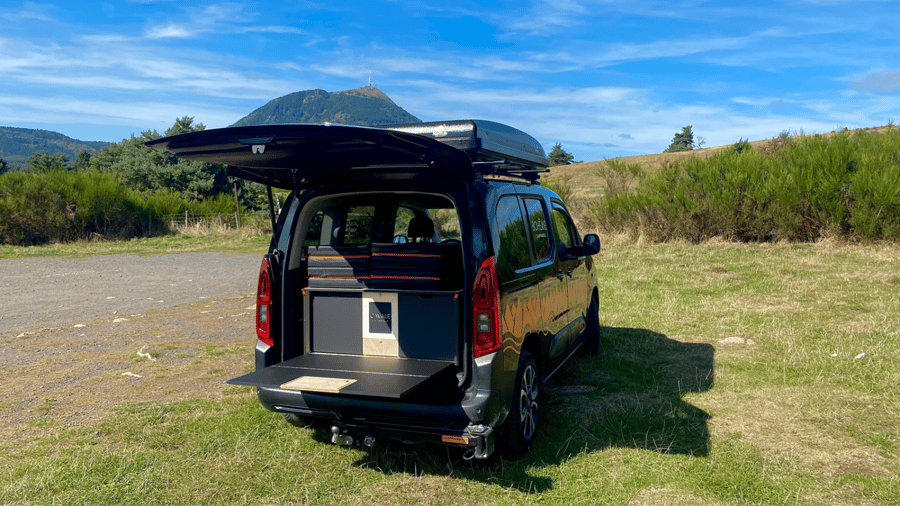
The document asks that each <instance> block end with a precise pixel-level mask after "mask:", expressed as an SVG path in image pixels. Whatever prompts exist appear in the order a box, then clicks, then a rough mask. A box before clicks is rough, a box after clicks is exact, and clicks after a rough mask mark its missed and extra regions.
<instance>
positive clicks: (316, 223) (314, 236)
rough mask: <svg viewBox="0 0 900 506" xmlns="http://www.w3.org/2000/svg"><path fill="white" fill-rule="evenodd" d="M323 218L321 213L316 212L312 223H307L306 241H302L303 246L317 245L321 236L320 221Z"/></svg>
mask: <svg viewBox="0 0 900 506" xmlns="http://www.w3.org/2000/svg"><path fill="white" fill-rule="evenodd" d="M324 217H325V216H324V214H323V213H322V211H319V212H317V213H316V214H315V216H313V219H312V221H310V222H309V228H307V229H306V239H304V240H303V245H304V246H318V245H319V239H320V238H321V236H322V220H323V219H324Z"/></svg>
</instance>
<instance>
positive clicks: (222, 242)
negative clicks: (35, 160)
mask: <svg viewBox="0 0 900 506" xmlns="http://www.w3.org/2000/svg"><path fill="white" fill-rule="evenodd" d="M270 237H271V236H270V235H269V234H251V233H244V232H241V231H231V232H227V233H216V234H208V235H188V234H172V235H164V236H157V237H144V238H137V239H130V240H122V241H76V242H69V243H55V244H48V245H44V246H9V245H0V259H4V258H32V257H61V258H84V257H89V256H94V255H117V254H131V255H139V256H150V255H161V254H166V253H204V252H220V253H259V254H262V253H265V251H266V249H267V248H268V246H269V239H270Z"/></svg>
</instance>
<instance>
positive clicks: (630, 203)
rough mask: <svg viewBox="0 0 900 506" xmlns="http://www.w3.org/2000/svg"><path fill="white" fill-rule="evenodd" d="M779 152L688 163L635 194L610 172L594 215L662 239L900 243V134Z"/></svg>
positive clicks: (738, 153) (791, 141) (802, 142)
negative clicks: (833, 239) (824, 239)
mask: <svg viewBox="0 0 900 506" xmlns="http://www.w3.org/2000/svg"><path fill="white" fill-rule="evenodd" d="M736 146H737V145H736ZM775 147H776V148H777V149H767V150H764V151H762V152H757V151H755V150H752V149H740V150H739V149H737V148H736V147H735V149H732V150H727V151H724V152H722V153H719V154H717V155H714V156H711V157H709V158H706V159H703V158H700V157H696V158H690V159H686V160H682V161H679V162H676V163H674V164H672V165H669V166H666V167H663V168H662V169H661V170H660V171H659V172H657V173H655V174H652V175H649V176H646V177H644V176H640V175H638V176H637V177H639V178H640V180H639V182H637V183H636V184H635V186H634V189H629V188H627V186H628V185H625V184H622V183H621V182H619V180H618V179H616V178H617V177H618V176H617V174H621V173H622V168H621V165H615V164H610V165H608V167H611V168H607V169H606V174H611V176H608V177H605V179H606V180H607V185H608V187H609V190H610V191H609V194H608V196H607V199H606V200H605V201H604V202H602V203H601V204H599V205H597V206H595V208H594V210H593V212H594V216H596V221H597V222H598V223H599V224H600V226H601V228H602V229H604V230H606V231H610V232H613V231H614V232H622V231H626V230H627V231H629V232H631V233H633V234H643V235H645V236H646V237H647V238H648V239H651V240H657V241H663V240H670V239H686V240H689V241H702V240H705V239H709V238H712V237H716V236H720V237H725V238H729V239H733V240H740V241H763V240H781V239H784V240H791V241H812V240H816V239H818V238H821V237H827V236H839V237H846V238H854V239H900V132H894V131H888V132H887V133H884V134H878V133H868V132H862V131H860V132H856V133H850V132H839V133H835V134H832V135H828V136H825V135H815V136H807V137H799V138H791V137H789V136H787V135H785V134H782V136H779V138H778V142H777V146H775Z"/></svg>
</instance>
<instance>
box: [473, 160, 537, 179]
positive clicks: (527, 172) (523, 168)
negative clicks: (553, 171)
mask: <svg viewBox="0 0 900 506" xmlns="http://www.w3.org/2000/svg"><path fill="white" fill-rule="evenodd" d="M472 168H473V169H475V172H476V173H478V174H481V175H482V176H509V177H518V178H521V179H524V180H526V181H528V182H530V183H536V182H537V181H538V180H539V179H540V178H541V174H544V173H547V172H550V169H547V168H537V167H532V166H530V165H524V164H520V163H515V162H511V161H509V160H495V161H490V162H472Z"/></svg>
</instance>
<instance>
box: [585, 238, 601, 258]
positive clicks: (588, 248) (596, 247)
mask: <svg viewBox="0 0 900 506" xmlns="http://www.w3.org/2000/svg"><path fill="white" fill-rule="evenodd" d="M583 243H584V254H585V255H596V254H597V253H600V236H598V235H597V234H588V235H586V236H584V241H583Z"/></svg>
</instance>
